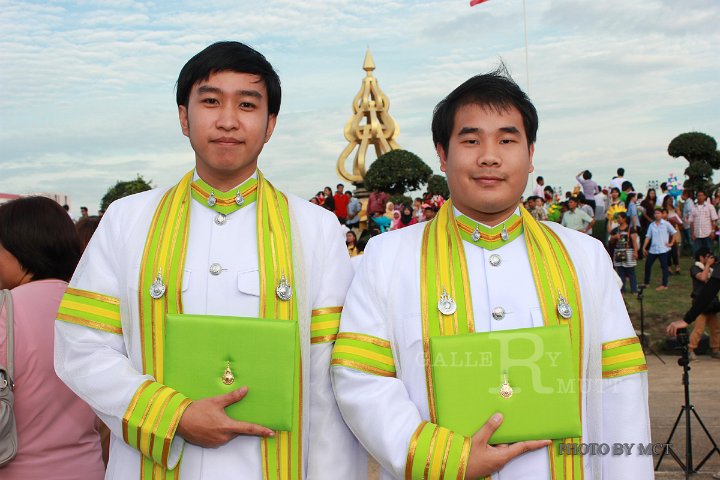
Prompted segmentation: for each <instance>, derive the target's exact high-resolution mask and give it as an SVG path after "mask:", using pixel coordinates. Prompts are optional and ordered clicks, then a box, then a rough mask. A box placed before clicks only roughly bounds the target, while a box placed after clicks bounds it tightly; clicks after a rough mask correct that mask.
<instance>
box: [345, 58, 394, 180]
mask: <svg viewBox="0 0 720 480" xmlns="http://www.w3.org/2000/svg"><path fill="white" fill-rule="evenodd" d="M363 70H365V71H366V72H367V75H366V76H365V78H363V82H362V86H361V87H360V91H359V92H358V94H357V95H355V98H354V99H353V106H352V108H353V114H352V116H351V117H350V119H349V120H348V122H347V123H346V124H345V130H344V134H345V139H346V140H347V141H348V145H347V146H346V147H345V149H344V150H343V151H342V153H341V154H340V157H339V158H338V161H337V174H338V176H340V178H342V179H343V180H346V181H348V182H352V183H354V184H356V185H357V184H361V183H362V182H363V180H364V179H365V172H366V168H365V156H366V154H367V150H368V147H370V146H372V147H375V155H376V157H379V156H380V155H382V154H384V153H387V152H389V151H390V150H399V149H400V145H398V144H397V143H396V142H395V139H396V138H397V136H398V135H399V134H400V128H399V127H398V126H397V124H396V123H395V120H394V119H393V118H392V116H390V113H389V109H390V100H389V99H388V97H387V95H385V94H384V93H383V91H382V90H380V86H379V85H378V82H377V79H376V78H375V76H374V75H373V70H375V62H374V61H373V57H372V54H371V53H370V48H368V49H367V51H366V52H365V61H364V62H363ZM356 147H357V151H356V152H355V157H354V158H353V166H352V172H349V171H348V170H347V169H346V168H345V161H346V160H347V159H348V157H350V155H351V154H352V152H353V151H354V150H355V148H356Z"/></svg>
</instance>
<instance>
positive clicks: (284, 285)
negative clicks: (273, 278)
mask: <svg viewBox="0 0 720 480" xmlns="http://www.w3.org/2000/svg"><path fill="white" fill-rule="evenodd" d="M275 293H276V294H277V296H278V298H279V299H280V300H282V301H284V302H287V301H288V300H290V298H292V287H291V286H290V284H289V283H288V281H287V279H286V278H285V274H283V275H282V276H281V277H280V281H279V282H278V286H277V288H276V289H275Z"/></svg>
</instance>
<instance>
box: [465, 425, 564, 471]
mask: <svg viewBox="0 0 720 480" xmlns="http://www.w3.org/2000/svg"><path fill="white" fill-rule="evenodd" d="M502 421H503V418H502V415H501V414H499V413H496V414H495V415H493V416H492V417H490V419H489V420H488V421H487V422H486V423H485V425H483V426H482V428H480V430H478V431H477V432H476V433H475V435H473V437H472V446H471V447H470V458H469V459H468V465H467V470H466V471H465V478H466V479H467V480H471V479H476V478H482V477H485V476H487V475H490V474H493V473H495V472H497V471H499V470H500V469H501V468H503V467H504V466H505V464H506V463H508V462H509V461H510V460H512V459H513V458H515V457H518V456H520V455H522V454H523V453H526V452H530V451H532V450H538V449H540V448H544V447H547V446H548V445H550V443H551V442H550V440H530V441H527V442H517V443H512V444H509V445H508V444H503V445H488V441H489V440H490V437H491V436H492V434H493V433H495V430H497V429H498V427H500V425H501V424H502Z"/></svg>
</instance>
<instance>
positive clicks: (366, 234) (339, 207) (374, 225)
mask: <svg viewBox="0 0 720 480" xmlns="http://www.w3.org/2000/svg"><path fill="white" fill-rule="evenodd" d="M310 202H311V203H314V204H316V205H319V206H321V207H322V208H324V209H326V210H329V211H331V212H333V213H334V214H335V216H337V218H338V221H339V222H340V224H342V225H345V227H347V230H348V231H347V238H346V244H347V247H348V253H349V254H350V257H356V256H358V255H361V254H362V252H363V250H364V248H365V244H367V241H368V240H369V239H370V238H371V237H374V236H376V235H380V234H381V233H385V232H389V231H391V230H398V229H400V228H405V227H408V226H410V225H415V224H416V223H420V222H426V221H429V220H432V219H433V218H435V215H436V214H437V212H438V210H439V209H440V207H441V206H442V205H443V203H444V202H445V199H444V198H443V197H442V196H441V195H432V194H430V193H426V194H424V195H423V196H422V197H416V198H415V199H414V200H413V201H412V203H411V202H410V201H409V199H406V201H405V202H404V203H397V204H396V203H395V202H393V201H391V196H390V194H389V193H387V192H380V191H374V192H371V193H370V194H369V197H368V200H367V205H366V210H365V211H366V215H367V228H363V229H361V226H360V213H361V211H362V208H363V206H362V204H361V202H360V200H359V199H358V198H357V197H355V196H354V195H353V192H351V191H350V190H347V191H345V185H343V184H342V183H339V184H337V187H336V191H335V193H333V192H332V189H331V188H330V187H325V188H324V189H323V190H322V191H321V192H317V194H316V195H315V196H314V197H312V198H311V199H310Z"/></svg>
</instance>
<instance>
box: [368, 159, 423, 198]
mask: <svg viewBox="0 0 720 480" xmlns="http://www.w3.org/2000/svg"><path fill="white" fill-rule="evenodd" d="M431 176H432V169H431V168H430V167H428V166H427V164H425V162H423V161H422V160H421V159H420V157H418V156H417V155H415V154H414V153H412V152H408V151H407V150H391V151H389V152H387V153H385V154H383V155H380V156H379V157H378V158H377V160H375V161H374V162H373V163H372V165H370V168H369V169H368V171H367V173H366V174H365V188H367V189H368V190H369V191H373V190H378V191H381V192H387V193H389V194H390V195H401V194H403V193H405V192H407V191H411V190H419V189H420V187H422V186H423V185H425V184H427V182H428V180H430V177H431Z"/></svg>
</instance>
